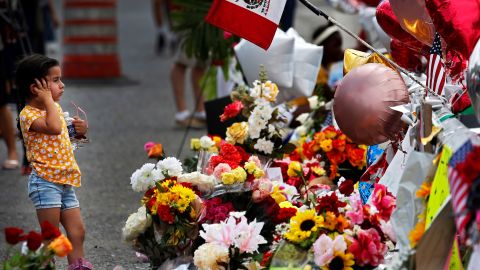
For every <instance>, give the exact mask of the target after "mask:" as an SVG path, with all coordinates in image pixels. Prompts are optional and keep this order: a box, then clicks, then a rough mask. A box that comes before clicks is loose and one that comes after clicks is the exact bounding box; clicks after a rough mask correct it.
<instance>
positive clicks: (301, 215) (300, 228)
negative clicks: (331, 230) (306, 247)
mask: <svg viewBox="0 0 480 270" xmlns="http://www.w3.org/2000/svg"><path fill="white" fill-rule="evenodd" d="M322 225H323V217H322V216H317V215H316V213H315V210H305V211H303V212H297V214H296V215H295V216H294V217H292V218H291V219H290V228H289V230H288V232H287V233H285V237H286V238H287V239H288V240H289V241H291V242H294V243H300V242H302V241H303V240H305V239H308V238H309V237H310V236H311V235H312V233H314V232H316V231H317V230H318V228H319V227H321V226H322Z"/></svg>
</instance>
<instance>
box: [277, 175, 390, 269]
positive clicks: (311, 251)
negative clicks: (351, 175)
mask: <svg viewBox="0 0 480 270" xmlns="http://www.w3.org/2000/svg"><path fill="white" fill-rule="evenodd" d="M340 185H341V186H342V185H347V186H349V187H345V186H343V187H342V188H340V189H338V190H336V191H328V192H323V194H320V196H318V197H317V198H316V200H315V201H314V202H312V203H311V204H308V205H304V206H302V207H300V208H298V210H297V212H296V214H295V216H293V217H292V218H291V219H290V221H289V222H288V224H287V225H280V226H277V234H276V237H275V239H276V241H273V242H272V245H271V251H272V253H274V252H276V254H275V256H273V259H272V261H271V263H272V264H271V267H270V269H282V268H278V267H285V266H288V265H289V263H290V265H291V260H290V259H289V258H290V257H289V254H290V253H292V254H296V255H295V256H297V257H300V258H303V259H302V260H300V261H297V262H299V263H300V264H299V265H294V266H296V267H300V266H302V265H305V261H304V259H305V257H307V258H310V259H307V260H310V261H313V262H311V264H315V265H316V266H317V267H320V268H321V269H347V270H348V269H350V270H353V269H372V268H373V267H376V266H378V265H380V264H381V263H382V262H383V261H384V258H385V255H386V253H387V251H388V250H389V249H391V248H393V241H395V236H394V235H393V233H392V230H391V227H390V225H389V223H388V222H389V220H390V216H391V214H392V212H393V209H394V208H395V197H393V196H392V195H391V194H390V193H389V192H388V191H387V190H386V188H385V186H382V185H379V184H376V185H375V190H374V192H373V195H372V204H365V205H363V204H362V202H361V198H360V195H359V193H358V191H357V190H354V189H353V182H351V181H350V182H349V183H340ZM284 242H288V243H290V244H285V243H284ZM292 244H293V245H294V246H295V247H296V249H295V247H294V248H292ZM299 249H300V250H302V249H303V250H304V253H305V255H304V256H303V257H302V256H299V254H298V250H299ZM289 250H290V251H289ZM299 269H300V268H299Z"/></svg>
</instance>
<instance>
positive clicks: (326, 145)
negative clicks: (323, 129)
mask: <svg viewBox="0 0 480 270" xmlns="http://www.w3.org/2000/svg"><path fill="white" fill-rule="evenodd" d="M320 147H321V148H322V150H323V151H324V152H330V151H332V148H333V145H332V140H330V139H326V140H324V141H322V142H321V143H320Z"/></svg>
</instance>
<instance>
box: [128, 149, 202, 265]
mask: <svg viewBox="0 0 480 270" xmlns="http://www.w3.org/2000/svg"><path fill="white" fill-rule="evenodd" d="M182 172H183V168H182V164H181V163H180V161H178V160H177V159H175V158H172V157H168V158H165V159H163V160H160V161H159V162H158V163H157V164H151V163H147V164H145V165H143V166H142V168H140V169H139V170H137V171H136V172H134V173H133V175H132V177H131V184H132V188H133V190H135V191H138V192H144V196H143V199H142V207H140V208H139V210H138V212H137V213H134V214H132V215H131V216H130V217H129V218H128V220H127V222H126V224H125V226H124V228H123V234H122V235H123V239H124V240H125V241H126V242H128V243H131V244H132V245H133V247H134V248H135V249H136V250H137V251H138V252H141V253H143V254H145V255H146V256H147V257H148V258H149V261H150V264H151V267H152V269H156V268H158V267H159V266H160V265H161V264H162V263H164V262H165V261H166V260H168V259H171V258H175V257H177V256H180V255H184V254H188V253H189V252H190V249H191V248H192V244H193V240H195V239H196V237H197V234H198V228H197V221H198V219H200V218H201V215H202V202H201V199H200V198H199V197H198V196H197V194H196V193H195V191H194V189H195V187H194V184H192V183H200V182H198V181H197V180H198V179H195V177H188V176H187V177H183V179H185V181H189V180H190V181H191V182H181V181H182V180H180V179H181V178H182ZM199 186H200V185H199Z"/></svg>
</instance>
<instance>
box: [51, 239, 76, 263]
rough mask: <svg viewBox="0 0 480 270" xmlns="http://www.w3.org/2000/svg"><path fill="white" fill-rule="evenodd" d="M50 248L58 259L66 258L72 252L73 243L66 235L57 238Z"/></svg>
mask: <svg viewBox="0 0 480 270" xmlns="http://www.w3.org/2000/svg"><path fill="white" fill-rule="evenodd" d="M48 248H49V249H51V250H53V252H55V255H57V256H58V257H65V256H67V255H68V253H70V251H72V249H73V247H72V243H70V240H68V238H67V237H66V236H65V235H63V234H62V235H60V236H59V237H57V238H55V240H53V241H52V242H51V243H50V244H49V245H48Z"/></svg>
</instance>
